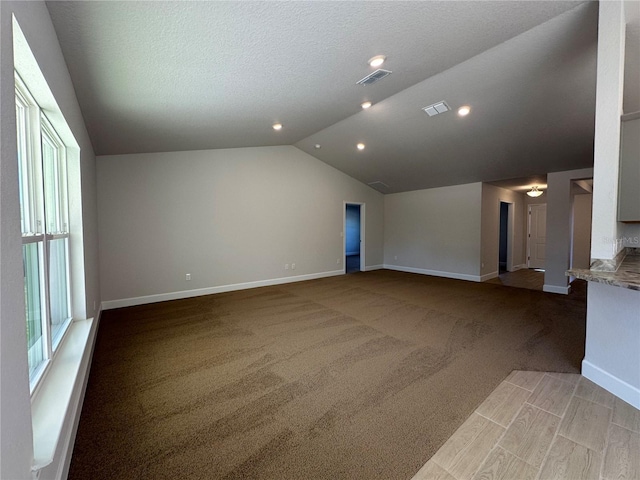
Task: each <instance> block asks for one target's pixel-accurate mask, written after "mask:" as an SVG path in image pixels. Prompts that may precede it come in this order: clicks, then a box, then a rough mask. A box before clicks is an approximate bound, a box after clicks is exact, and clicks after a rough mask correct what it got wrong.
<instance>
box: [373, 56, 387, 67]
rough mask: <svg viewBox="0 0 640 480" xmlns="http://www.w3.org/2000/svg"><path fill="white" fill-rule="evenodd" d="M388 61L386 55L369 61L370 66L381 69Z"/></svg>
mask: <svg viewBox="0 0 640 480" xmlns="http://www.w3.org/2000/svg"><path fill="white" fill-rule="evenodd" d="M386 59H387V57H385V56H384V55H376V56H375V57H372V58H370V59H369V65H371V66H372V67H379V66H380V65H382V64H383V63H384V61H385V60H386Z"/></svg>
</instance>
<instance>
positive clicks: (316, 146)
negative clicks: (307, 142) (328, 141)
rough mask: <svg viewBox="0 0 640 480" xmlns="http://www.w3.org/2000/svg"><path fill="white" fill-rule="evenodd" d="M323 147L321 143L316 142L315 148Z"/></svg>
mask: <svg viewBox="0 0 640 480" xmlns="http://www.w3.org/2000/svg"><path fill="white" fill-rule="evenodd" d="M320 147H321V145H320V144H319V143H316V144H315V145H314V146H313V148H315V149H316V150H317V149H319V148H320Z"/></svg>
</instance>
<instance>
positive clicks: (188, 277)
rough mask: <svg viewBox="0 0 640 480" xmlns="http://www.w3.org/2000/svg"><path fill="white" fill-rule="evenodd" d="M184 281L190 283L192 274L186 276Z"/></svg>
mask: <svg viewBox="0 0 640 480" xmlns="http://www.w3.org/2000/svg"><path fill="white" fill-rule="evenodd" d="M184 279H185V280H186V281H187V282H188V281H189V280H191V274H190V273H187V274H186V275H185V276H184Z"/></svg>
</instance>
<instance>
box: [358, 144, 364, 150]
mask: <svg viewBox="0 0 640 480" xmlns="http://www.w3.org/2000/svg"><path fill="white" fill-rule="evenodd" d="M356 147H358V150H364V143H359V144H358V145H356Z"/></svg>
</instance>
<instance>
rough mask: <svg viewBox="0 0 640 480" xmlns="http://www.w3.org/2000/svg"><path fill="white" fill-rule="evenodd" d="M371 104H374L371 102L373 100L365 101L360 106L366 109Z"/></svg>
mask: <svg viewBox="0 0 640 480" xmlns="http://www.w3.org/2000/svg"><path fill="white" fill-rule="evenodd" d="M371 105H372V103H371V102H364V103H363V104H362V105H360V106H361V107H362V108H364V109H365V110H366V109H367V108H369V107H370V106H371Z"/></svg>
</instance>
